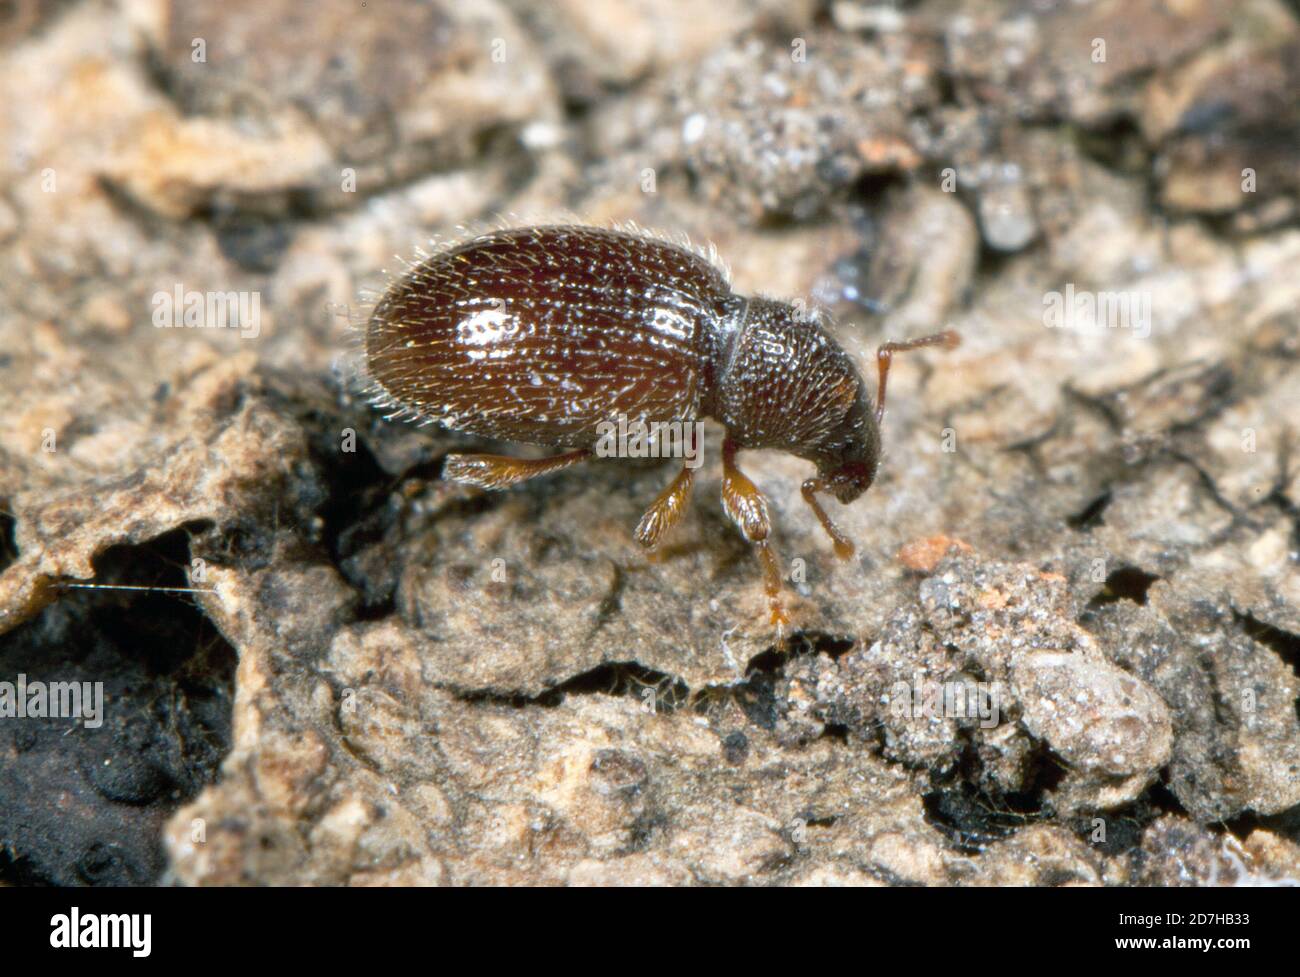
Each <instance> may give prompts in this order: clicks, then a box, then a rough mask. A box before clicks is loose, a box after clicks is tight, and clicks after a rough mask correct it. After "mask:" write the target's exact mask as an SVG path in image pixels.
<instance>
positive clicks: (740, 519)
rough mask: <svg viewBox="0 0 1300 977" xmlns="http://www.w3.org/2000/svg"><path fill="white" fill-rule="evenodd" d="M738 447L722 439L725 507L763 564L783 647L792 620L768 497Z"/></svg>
mask: <svg viewBox="0 0 1300 977" xmlns="http://www.w3.org/2000/svg"><path fill="white" fill-rule="evenodd" d="M736 450H737V449H736V445H735V444H733V443H732V442H731V441H730V440H727V441H723V443H722V509H723V511H724V512H726V514H727V517H728V518H729V519H730V520H731V521H732V522H734V523H735V524H736V526H737V528H739V529H740V532H741V534H742V535H743V536H744V537H745V539H747V540H749V542H750V543H752V544H753V546H754V548H755V550H757V552H758V558H759V560H760V561H761V562H762V564H763V582H764V586H765V589H766V591H767V606H768V608H769V610H770V611H771V624H772V626H773V627H774V628H776V642H777V646H778V647H781V648H784V647H785V627H786V625H787V624H789V623H790V618H789V616H788V615H787V614H786V612H785V607H784V605H783V604H782V602H781V567H780V564H779V563H778V562H777V558H776V554H775V553H774V552H773V551H772V545H771V543H769V542H768V539H767V537H768V534H769V533H770V532H771V529H772V520H771V518H770V517H769V516H768V512H767V499H766V498H765V497H764V496H763V493H762V492H760V491H759V490H758V486H756V485H755V484H754V483H753V482H751V481H750V480H749V477H748V476H746V475H745V473H744V472H742V471H741V470H740V469H739V468H737V467H736Z"/></svg>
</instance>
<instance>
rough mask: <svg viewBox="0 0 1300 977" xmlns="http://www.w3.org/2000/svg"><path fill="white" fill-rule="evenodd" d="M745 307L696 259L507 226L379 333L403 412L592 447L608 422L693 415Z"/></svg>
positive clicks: (414, 274) (374, 323) (411, 298)
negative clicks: (727, 332)
mask: <svg viewBox="0 0 1300 977" xmlns="http://www.w3.org/2000/svg"><path fill="white" fill-rule="evenodd" d="M738 303H739V300H737V299H735V298H734V297H733V296H732V294H731V292H730V289H729V287H728V285H727V282H726V278H725V276H724V275H723V273H722V272H721V271H719V270H718V269H717V268H715V267H714V265H713V264H711V263H710V262H709V261H707V260H706V259H704V258H703V257H701V256H700V255H697V254H695V253H694V252H692V251H690V250H688V249H686V248H684V247H679V246H676V245H673V244H668V243H665V242H662V241H659V240H657V239H655V238H652V237H649V236H644V235H641V234H637V233H628V232H622V231H610V230H602V229H597V228H587V227H576V226H555V227H536V228H521V229H517V230H507V231H498V232H495V233H492V234H487V235H484V236H482V237H478V238H475V239H473V240H471V241H468V242H466V243H464V244H461V245H459V246H457V247H454V248H451V249H450V250H447V251H444V252H441V253H439V254H435V255H433V256H432V257H429V258H427V259H426V260H424V261H423V262H422V263H421V264H420V265H418V266H416V267H415V268H413V269H412V270H411V271H410V272H409V273H408V274H406V275H405V276H403V277H402V278H401V279H400V280H399V281H397V282H395V283H394V284H393V286H392V287H391V288H390V289H389V290H388V291H387V293H385V295H384V296H383V298H382V299H381V300H380V302H379V304H378V305H377V306H376V307H375V310H374V313H373V314H372V316H371V319H370V323H369V326H368V328H367V332H366V339H365V342H366V358H367V363H368V366H369V369H370V372H371V375H372V376H373V378H374V379H375V381H376V382H377V383H378V384H379V385H380V387H382V388H383V390H384V392H385V393H387V395H388V396H389V397H390V398H391V399H392V400H393V401H394V403H396V404H398V405H400V406H403V407H406V408H408V409H409V410H410V411H412V412H413V413H415V414H417V415H419V416H421V417H423V418H427V419H430V420H436V421H440V422H442V423H443V424H445V425H446V426H448V427H450V428H453V429H455V430H459V431H465V432H468V433H471V434H478V435H481V436H485V437H492V438H499V439H502V440H510V441H522V442H528V443H533V444H547V445H557V446H565V447H584V446H589V445H591V444H592V442H593V441H594V440H595V438H596V427H597V425H598V424H599V423H600V422H601V421H610V420H615V419H617V417H618V415H620V414H622V415H626V416H627V418H628V419H629V421H635V420H639V419H640V420H647V421H649V420H661V421H672V420H693V419H695V418H696V417H697V416H699V414H700V410H701V406H702V404H704V403H706V402H707V401H708V400H709V398H710V397H711V393H712V384H713V379H714V368H713V358H714V352H715V349H716V348H717V344H718V342H719V339H718V333H719V324H720V323H722V322H724V321H729V317H734V316H735V314H736V312H737V310H738V308H739V305H738Z"/></svg>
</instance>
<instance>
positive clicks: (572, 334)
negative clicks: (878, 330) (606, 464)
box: [365, 226, 958, 634]
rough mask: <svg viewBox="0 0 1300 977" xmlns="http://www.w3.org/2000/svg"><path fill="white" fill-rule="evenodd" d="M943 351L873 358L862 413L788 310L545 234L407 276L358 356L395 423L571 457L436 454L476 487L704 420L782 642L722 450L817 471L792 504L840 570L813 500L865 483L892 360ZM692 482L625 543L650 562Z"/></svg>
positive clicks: (773, 601) (488, 240)
mask: <svg viewBox="0 0 1300 977" xmlns="http://www.w3.org/2000/svg"><path fill="white" fill-rule="evenodd" d="M957 341H958V340H957V336H956V334H955V333H951V332H944V333H940V334H938V335H935V336H927V337H925V338H924V339H915V340H912V341H910V342H905V343H886V344H885V345H883V346H881V347H880V350H879V352H878V354H877V355H878V359H877V363H878V366H879V372H880V379H879V383H878V385H877V387H876V398H875V404H874V406H871V405H869V403H868V400H867V395H866V390H865V387H864V385H863V383H862V379H861V377H860V376H859V375H858V371H857V370H856V369H855V367H854V365H853V361H852V360H851V359H850V358H849V356H848V354H846V353H845V352H844V351H843V350H842V349H840V347H839V346H838V345H837V344H836V343H835V341H834V340H833V339H831V338H830V337H829V336H828V335H827V334H826V333H825V332H824V331H823V330H822V329H821V328H820V327H819V326H818V325H817V324H816V323H815V322H810V321H808V316H807V315H803V314H801V313H800V312H799V310H798V309H797V308H796V307H795V306H793V305H790V304H787V303H785V302H779V301H774V300H772V299H767V298H745V297H744V296H741V295H736V294H735V293H734V292H732V291H731V287H730V285H729V284H728V281H727V278H726V275H725V273H724V272H723V271H721V270H720V269H719V268H718V267H716V266H715V264H714V263H713V262H712V261H710V260H709V259H708V258H706V257H705V256H703V255H701V254H698V253H696V252H695V251H694V250H692V249H691V248H689V247H686V246H683V245H678V244H673V243H669V242H666V241H663V240H660V239H658V238H656V237H654V236H651V235H648V234H645V233H642V232H635V231H633V232H629V231H618V230H603V229H598V228H591V227H582V226H552V227H526V228H518V229H514V230H502V231H496V232H494V233H490V234H485V235H483V236H481V237H477V238H474V239H473V240H470V241H466V242H464V243H461V244H458V245H455V246H453V247H451V248H448V249H447V250H444V251H441V252H440V253H437V254H434V255H432V256H430V257H428V258H425V259H424V260H422V261H421V262H420V263H419V264H418V265H415V266H413V267H412V268H411V269H410V270H409V271H408V272H407V273H406V274H405V275H403V276H402V277H401V278H400V279H399V280H397V281H396V282H394V283H393V284H392V285H391V286H390V287H389V289H388V290H387V292H385V294H384V295H383V297H382V298H381V299H380V301H379V303H378V304H377V305H376V306H375V309H374V311H373V313H372V314H371V317H370V321H369V324H368V326H367V328H366V335H365V353H366V361H367V367H368V369H369V372H370V374H371V376H372V377H373V379H374V381H375V382H376V384H377V385H378V387H379V388H380V394H379V398H380V403H381V404H382V405H385V406H391V407H395V408H397V409H398V410H397V413H398V414H406V415H408V416H412V417H416V418H419V419H421V420H425V421H437V422H440V423H442V424H443V425H445V426H446V427H448V428H451V429H452V430H456V431H464V432H467V433H470V434H476V435H480V436H484V437H489V438H498V439H502V440H507V441H519V442H525V443H531V444H540V445H547V446H551V447H557V448H568V449H570V450H569V451H567V452H565V453H563V454H558V455H555V456H554V457H551V458H543V459H538V460H523V459H517V458H508V457H502V456H499V455H450V456H448V458H447V459H446V463H445V466H444V468H443V477H444V478H446V479H450V480H453V481H457V482H463V483H467V484H471V485H477V486H480V487H482V488H488V489H498V488H504V487H505V486H508V485H513V484H515V483H516V482H521V481H524V480H525V479H529V478H533V477H535V476H537V475H545V474H548V473H550V472H554V471H558V470H559V469H561V468H565V467H567V466H569V465H572V464H575V463H577V462H579V461H582V460H583V459H585V458H587V457H589V456H590V455H591V454H592V449H593V446H594V445H595V444H596V442H597V438H598V434H597V429H598V426H599V425H601V424H602V422H610V421H613V420H615V419H616V418H617V417H618V416H619V415H626V417H627V419H628V421H629V423H635V422H637V421H644V422H645V423H647V424H649V423H650V422H652V421H660V422H692V421H695V420H699V419H703V418H713V419H715V420H717V421H719V422H720V423H721V424H723V425H724V426H725V427H726V439H725V440H724V442H723V449H722V471H723V476H722V505H723V509H724V510H725V511H726V513H727V515H728V517H729V518H730V519H731V520H732V521H733V522H734V523H735V524H736V526H737V527H739V529H740V531H741V533H743V534H744V536H745V538H746V539H747V540H749V542H750V543H752V544H753V545H754V546H755V547H756V548H757V550H758V555H759V557H760V559H761V561H762V565H763V571H764V577H765V581H766V588H767V598H768V604H769V607H770V609H771V621H772V624H773V625H775V626H776V627H777V629H778V634H782V633H783V629H784V626H785V624H786V623H787V622H788V618H787V616H786V613H785V611H784V609H783V607H782V605H781V574H780V570H779V567H778V565H777V560H776V557H775V555H774V554H773V552H772V549H771V546H770V545H769V542H768V535H769V532H770V528H771V523H770V520H769V518H768V508H767V500H766V499H765V498H764V496H763V494H762V493H761V492H760V491H759V490H758V489H757V488H756V487H755V485H754V483H753V482H751V481H750V480H749V479H748V478H747V477H746V476H745V475H744V474H743V473H742V472H741V471H740V469H739V468H737V467H736V452H737V451H740V450H742V449H746V448H776V449H779V450H782V451H788V452H790V453H791V454H793V455H796V456H798V457H800V458H805V459H807V460H808V461H811V462H812V463H813V464H814V465H816V466H817V477H815V478H810V479H808V480H807V481H806V482H804V483H803V497H804V500H805V501H806V502H807V503H808V505H809V506H811V507H812V510H813V512H814V513H816V515H817V519H818V521H819V522H820V523H821V524H822V526H823V528H825V530H826V532H827V534H828V535H829V536H830V538H831V541H832V542H833V543H834V547H835V552H836V554H837V555H838V556H840V557H842V558H847V557H849V556H851V555H852V553H853V544H852V543H850V542H849V541H848V540H847V539H846V538H845V537H844V536H843V535H842V534H841V533H840V531H839V530H838V529H836V528H835V525H834V524H833V523H832V522H831V520H830V518H829V517H828V516H827V514H826V512H825V510H823V508H822V506H821V504H820V502H819V501H818V499H817V494H818V493H820V492H830V493H831V494H833V495H834V496H835V497H836V498H837V499H839V500H840V502H841V503H849V502H852V501H853V500H854V499H856V498H857V497H858V496H859V495H861V494H862V493H863V492H864V491H866V489H867V488H868V486H870V485H871V482H872V480H873V479H874V478H875V474H876V467H877V464H878V462H879V458H880V420H881V417H882V416H883V414H884V408H885V382H886V379H887V377H888V374H889V366H890V358H891V356H892V354H894V353H896V352H899V351H901V350H907V349H915V348H917V347H920V346H936V345H944V346H948V347H952V346H955V345H956V344H957ZM694 475H695V472H694V469H693V468H688V467H685V466H684V467H683V468H682V470H681V472H680V473H679V474H678V475H677V477H676V478H675V479H673V481H672V483H671V484H670V485H669V486H668V487H667V488H666V489H665V490H664V491H663V492H662V493H660V495H659V497H658V498H656V499H655V501H654V503H653V504H652V505H651V506H650V508H649V510H648V511H647V512H646V514H645V516H644V517H642V519H641V522H640V524H639V525H638V526H637V529H636V538H637V540H638V542H640V543H641V544H642V545H643V546H644V547H646V548H647V549H648V550H653V549H654V548H655V547H657V546H658V545H659V543H660V541H661V540H662V539H663V537H664V535H665V534H666V533H667V532H668V530H669V529H670V528H672V526H673V525H674V524H675V523H676V522H677V521H678V520H679V519H680V518H681V515H682V513H683V512H684V511H685V508H686V503H687V499H688V497H689V494H690V489H691V483H692V482H693V480H694Z"/></svg>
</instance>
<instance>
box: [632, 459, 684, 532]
mask: <svg viewBox="0 0 1300 977" xmlns="http://www.w3.org/2000/svg"><path fill="white" fill-rule="evenodd" d="M694 482H695V469H694V468H686V467H685V466H683V467H682V470H681V471H679V472H678V473H677V477H676V478H674V479H673V480H672V481H671V482H669V483H668V487H667V488H666V489H664V490H663V491H662V492H660V493H659V495H658V497H657V498H656V499H655V500H654V502H652V503H651V504H650V508H649V509H647V510H646V512H645V515H644V516H642V517H641V521H640V522H639V523H637V527H636V541H637V542H638V543H640V544H641V545H642V546H644V547H645V548H646V549H647V550H650V551H651V552H653V551H654V549H655V548H656V547H657V546H658V545H659V543H660V542H661V541H662V540H663V538H664V536H665V535H666V534H667V532H668V530H670V529H672V528H673V526H675V525H677V521H678V520H679V519H681V517H682V513H684V512H685V511H686V505H687V503H689V502H690V499H691V485H692V484H694Z"/></svg>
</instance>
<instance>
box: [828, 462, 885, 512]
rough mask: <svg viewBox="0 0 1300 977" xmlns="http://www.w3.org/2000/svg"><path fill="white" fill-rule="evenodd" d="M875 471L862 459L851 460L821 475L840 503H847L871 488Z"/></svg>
mask: <svg viewBox="0 0 1300 977" xmlns="http://www.w3.org/2000/svg"><path fill="white" fill-rule="evenodd" d="M875 478H876V473H875V470H874V468H873V466H871V465H868V464H867V463H866V462H862V461H851V462H848V463H847V464H844V465H841V466H840V467H839V468H836V469H834V470H832V471H829V472H826V473H825V474H823V475H822V479H823V481H825V483H826V487H827V488H828V489H830V491H831V494H832V495H834V496H835V498H837V499H839V500H840V504H841V505H848V504H849V503H850V502H852V501H853V500H854V499H856V498H857V497H858V496H859V495H861V494H862V493H863V492H865V491H866V490H867V489H869V488H871V483H872V482H873V481H875Z"/></svg>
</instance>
